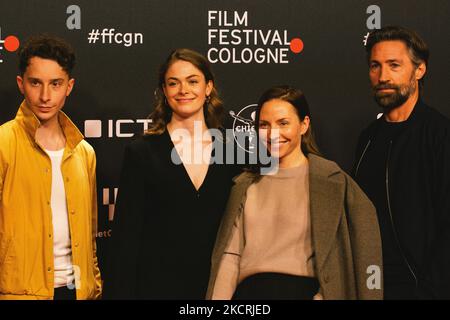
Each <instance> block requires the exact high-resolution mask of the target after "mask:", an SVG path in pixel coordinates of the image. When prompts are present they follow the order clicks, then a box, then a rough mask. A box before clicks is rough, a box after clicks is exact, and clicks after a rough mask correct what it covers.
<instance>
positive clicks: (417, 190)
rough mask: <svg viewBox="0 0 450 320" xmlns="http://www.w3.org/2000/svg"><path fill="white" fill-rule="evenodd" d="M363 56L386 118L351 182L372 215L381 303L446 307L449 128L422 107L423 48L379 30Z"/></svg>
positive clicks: (362, 151) (449, 294)
mask: <svg viewBox="0 0 450 320" xmlns="http://www.w3.org/2000/svg"><path fill="white" fill-rule="evenodd" d="M366 50H367V54H368V62H369V78H370V82H371V85H372V89H373V94H374V97H375V101H376V102H377V104H378V105H380V106H381V107H382V108H383V111H384V112H383V116H382V117H381V118H380V119H378V120H376V121H374V122H373V123H372V124H371V125H370V126H369V127H368V128H367V129H365V130H364V131H363V132H362V134H361V136H360V138H359V141H358V146H357V151H356V162H355V168H354V177H355V180H356V181H357V182H358V183H359V184H360V186H361V187H362V189H363V190H364V191H365V192H366V194H367V195H368V196H369V198H370V199H371V200H372V202H373V203H374V205H375V207H376V208H377V214H378V220H379V225H380V231H381V237H382V245H383V264H384V271H383V272H384V292H385V299H448V298H450V121H449V119H448V118H446V117H444V116H443V115H442V114H440V113H439V112H438V111H436V110H435V109H433V108H431V107H429V106H427V105H426V104H425V103H424V102H423V101H422V94H421V93H422V90H423V81H424V76H425V73H426V69H427V63H428V56H429V51H428V47H427V45H426V44H425V42H424V41H423V40H422V39H421V38H420V37H419V36H418V35H417V34H416V33H415V32H413V31H411V30H407V29H404V28H401V27H385V28H383V29H380V30H376V31H374V32H372V33H371V34H370V36H369V38H368V41H367V46H366Z"/></svg>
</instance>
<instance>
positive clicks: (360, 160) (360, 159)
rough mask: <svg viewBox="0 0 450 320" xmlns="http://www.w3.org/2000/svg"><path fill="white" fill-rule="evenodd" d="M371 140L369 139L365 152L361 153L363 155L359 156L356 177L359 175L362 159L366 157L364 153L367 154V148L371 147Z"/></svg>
mask: <svg viewBox="0 0 450 320" xmlns="http://www.w3.org/2000/svg"><path fill="white" fill-rule="evenodd" d="M370 142H371V140H369V141H368V142H367V144H366V147H365V148H364V151H363V153H362V154H361V157H360V158H359V161H358V165H357V166H356V170H355V178H356V176H357V175H358V170H359V166H360V165H361V162H362V159H363V158H364V155H365V154H366V151H367V149H368V148H369V145H370Z"/></svg>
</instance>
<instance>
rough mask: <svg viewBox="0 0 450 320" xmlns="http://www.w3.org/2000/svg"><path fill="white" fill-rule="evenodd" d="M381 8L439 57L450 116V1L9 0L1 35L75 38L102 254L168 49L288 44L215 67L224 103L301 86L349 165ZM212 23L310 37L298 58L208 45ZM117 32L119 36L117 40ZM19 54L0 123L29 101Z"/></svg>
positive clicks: (432, 74)
mask: <svg viewBox="0 0 450 320" xmlns="http://www.w3.org/2000/svg"><path fill="white" fill-rule="evenodd" d="M70 5H77V6H78V8H79V9H80V12H79V13H80V15H79V16H76V15H75V16H74V15H73V11H70V13H69V14H68V13H67V12H66V11H67V8H68V7H69V6H70ZM371 5H377V6H378V7H379V9H380V10H381V11H380V17H381V25H382V26H384V25H388V24H398V25H403V26H406V27H409V28H412V29H414V30H416V31H418V32H419V33H420V34H421V35H422V36H423V37H424V38H425V40H426V41H427V43H428V45H429V47H430V50H431V60H430V65H429V68H428V73H427V74H428V75H427V79H426V88H425V95H424V98H425V100H426V101H427V102H428V103H429V104H431V105H432V106H434V107H436V108H437V109H438V110H440V111H441V112H442V113H444V114H445V115H447V116H450V106H449V105H448V101H449V98H450V94H449V90H448V89H447V85H448V71H449V59H448V57H449V56H450V49H449V46H448V31H449V27H448V17H449V11H450V10H449V9H450V3H449V1H447V0H433V1H425V0H404V1H358V0H352V1H350V0H347V1H329V0H327V1H325V0H319V1H312V0H307V1H306V0H303V1H301V0H279V1H266V0H264V1H263V0H260V1H233V0H231V1H211V0H209V1H201V0H191V1H181V0H177V1H175V0H164V1H162V0H161V1H138V0H131V1H127V2H123V1H119V0H108V1H106V0H105V1H99V0H93V1H65V0H64V1H51V0H41V1H25V0H17V1H13V2H11V1H1V3H0V28H1V35H0V36H1V38H0V40H4V39H5V38H6V37H7V36H8V35H14V36H16V37H17V38H19V39H20V40H21V41H23V40H24V39H26V38H27V37H28V36H29V35H31V34H34V33H37V32H50V33H53V34H56V35H59V36H61V37H64V38H66V39H67V40H69V41H70V42H71V43H72V44H73V45H74V47H75V49H76V52H77V66H76V70H75V78H76V85H75V89H74V91H73V93H72V95H71V96H70V98H69V99H68V101H67V104H66V106H65V111H66V112H67V113H68V114H69V115H70V116H71V117H72V119H73V120H74V122H75V123H76V124H77V125H78V126H79V128H80V130H81V131H82V132H84V130H85V124H86V123H85V121H86V120H92V121H91V122H90V123H89V126H90V129H91V130H93V131H90V132H91V133H90V134H89V135H91V136H92V135H101V136H100V137H96V138H94V137H89V138H87V140H88V141H89V142H90V143H91V144H92V145H93V146H94V148H95V149H96V152H97V157H98V194H99V235H98V236H99V256H100V258H101V261H103V259H104V257H105V256H106V255H107V252H108V248H107V247H108V243H109V242H108V241H107V240H106V239H108V238H109V236H110V235H111V232H110V230H111V227H110V221H109V219H108V216H109V211H110V210H111V209H112V208H113V206H110V204H111V205H112V204H113V203H114V188H117V185H118V178H119V172H120V167H121V162H122V152H123V148H124V146H125V145H126V144H127V143H129V142H130V140H131V139H132V137H118V135H119V136H120V135H121V134H122V135H123V134H125V135H127V133H132V132H138V131H142V128H143V124H142V123H140V122H142V121H141V120H142V119H145V118H146V117H147V115H148V114H149V112H150V111H151V109H152V102H153V100H152V99H153V90H154V89H155V88H156V72H157V68H158V66H159V64H160V63H161V62H162V61H163V60H164V59H165V57H166V56H167V54H168V53H169V51H170V50H172V49H174V48H178V47H189V48H192V49H195V50H198V51H200V52H201V53H203V54H205V55H206V54H207V53H208V51H209V50H211V48H213V50H214V48H217V49H222V48H225V50H230V51H232V50H235V51H236V52H238V53H239V52H241V51H243V50H244V49H245V48H247V47H248V48H249V49H250V50H252V52H255V50H256V49H257V48H258V47H261V48H263V49H265V50H274V51H277V50H285V51H286V57H287V58H286V60H287V61H288V63H285V64H281V63H270V64H267V63H262V64H258V63H255V62H252V63H249V64H243V63H235V64H233V63H215V64H213V69H214V71H215V74H216V77H217V86H218V88H219V90H220V93H221V94H222V97H223V98H224V100H225V104H226V110H227V111H230V110H233V111H235V112H238V111H239V110H241V109H242V108H244V107H245V106H247V105H249V104H252V103H255V102H256V100H257V98H258V96H259V95H260V94H261V92H262V91H263V90H264V89H266V88H268V87H270V86H272V85H275V84H284V83H286V84H291V85H293V86H295V87H299V88H301V89H302V90H303V91H304V92H305V94H306V96H307V98H308V100H309V103H310V106H311V110H312V121H313V124H314V129H315V130H316V135H317V137H318V142H319V146H320V147H321V150H322V151H323V153H324V154H325V155H326V156H327V157H328V158H330V159H332V160H335V161H337V162H338V163H339V164H340V165H341V166H342V167H343V168H344V169H346V170H349V169H350V167H351V165H352V161H353V153H354V147H355V143H356V139H357V136H358V134H359V132H360V131H361V129H363V128H364V127H365V126H366V125H367V124H368V123H369V122H370V121H371V120H372V119H374V118H375V116H376V114H377V113H378V112H379V111H380V110H379V108H378V107H377V106H376V105H375V103H374V102H373V99H372V98H371V96H370V91H369V84H368V75H367V71H368V70H367V64H366V60H365V51H364V46H363V37H364V35H366V34H367V32H368V31H370V30H369V29H368V28H370V27H372V26H371V25H367V20H368V19H369V20H370V17H372V15H373V13H367V12H366V10H367V8H368V7H369V6H371ZM208 11H216V12H218V11H227V12H228V15H227V22H228V23H229V22H231V21H233V17H234V15H233V13H234V11H236V12H237V17H238V20H239V21H241V22H244V21H243V19H242V18H243V17H244V13H245V12H247V16H246V17H247V20H246V21H245V22H247V23H246V24H247V25H246V26H242V25H237V26H233V27H229V26H224V25H222V26H218V21H219V14H218V13H215V14H214V18H215V19H214V20H212V23H211V25H209V24H208ZM77 17H79V18H80V20H79V22H81V28H80V29H69V28H68V27H67V19H69V22H72V24H73V23H74V22H77V20H76V18H77ZM223 17H224V15H222V18H223ZM223 20H224V19H222V22H223V23H222V24H224V22H225V21H223ZM239 21H238V22H239ZM371 21H372V20H371ZM97 29H98V30H99V33H100V34H101V32H102V31H103V29H106V31H108V30H110V29H115V30H114V34H117V33H119V32H120V33H133V37H134V34H136V33H137V34H142V40H143V43H142V44H141V43H139V42H140V40H141V39H139V38H138V39H134V38H133V40H137V42H138V43H137V44H133V45H132V46H128V45H127V46H126V45H124V43H122V44H116V43H111V44H107V43H104V44H102V43H101V40H98V41H97V43H95V44H94V43H91V44H90V43H89V41H88V35H89V33H91V32H92V31H94V32H96V31H95V30H97ZM209 29H238V30H241V32H242V30H243V29H252V30H255V29H256V30H261V31H262V32H263V34H265V32H267V31H268V30H272V32H273V31H275V30H278V31H279V32H280V34H283V32H284V30H286V32H287V34H288V40H290V39H292V38H301V39H302V41H303V43H304V50H303V51H302V52H301V53H299V54H294V53H293V52H291V51H290V50H289V49H286V48H289V46H286V45H273V46H270V45H268V46H264V45H262V46H260V45H254V44H250V45H248V46H247V45H236V46H233V45H223V46H220V45H218V44H217V38H215V39H213V40H214V43H213V44H211V45H209V44H208V30H209ZM108 32H109V31H108ZM107 34H108V33H105V36H104V38H105V41H106V42H108V41H109V39H110V38H109V36H108V35H107ZM112 37H113V35H112V34H111V40H113V39H112ZM138 37H139V35H138ZM100 39H101V35H100ZM118 40H119V41H120V40H122V41H123V40H124V39H122V38H118ZM128 40H130V39H128ZM231 40H232V39H231ZM1 45H2V44H1V43H0V46H1ZM3 45H4V44H3ZM277 52H279V51H277ZM16 56H17V55H16V52H9V51H7V50H6V49H5V48H3V49H2V50H0V60H2V62H1V63H0V123H3V122H5V121H7V120H9V119H11V118H13V117H14V115H15V112H16V110H17V107H18V105H19V103H20V102H21V99H22V98H21V96H20V94H19V92H18V90H17V86H16V83H15V77H16V74H17V57H16ZM238 56H239V54H238ZM213 58H214V59H215V56H214V57H213ZM140 119H141V120H140ZM120 120H125V122H123V121H122V122H121V121H120ZM231 120H232V119H231V117H229V116H228V118H227V126H230V125H231V123H232V121H231ZM117 127H119V129H120V130H119V131H117V130H116V129H117ZM95 129H96V130H95ZM111 129H112V130H111ZM99 130H101V132H100V131H99ZM109 136H111V137H109ZM105 271H106V272H107V270H105Z"/></svg>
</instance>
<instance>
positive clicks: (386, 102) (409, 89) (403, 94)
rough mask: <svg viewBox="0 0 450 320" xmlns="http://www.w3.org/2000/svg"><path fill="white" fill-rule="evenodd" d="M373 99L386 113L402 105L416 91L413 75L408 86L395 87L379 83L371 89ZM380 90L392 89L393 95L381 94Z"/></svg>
mask: <svg viewBox="0 0 450 320" xmlns="http://www.w3.org/2000/svg"><path fill="white" fill-rule="evenodd" d="M372 89H373V92H374V98H375V101H376V102H377V104H378V105H379V106H380V107H382V108H383V109H385V110H386V111H388V110H392V109H395V108H397V107H399V106H401V105H402V104H404V103H405V102H406V101H407V100H408V98H409V97H410V96H411V95H412V94H413V93H414V92H415V91H416V80H415V78H414V73H413V74H412V76H411V79H410V81H409V84H404V85H399V86H398V85H395V84H389V83H381V84H378V85H376V86H374V87H373V88H372ZM380 89H393V90H394V92H393V93H383V92H380V91H378V90H380Z"/></svg>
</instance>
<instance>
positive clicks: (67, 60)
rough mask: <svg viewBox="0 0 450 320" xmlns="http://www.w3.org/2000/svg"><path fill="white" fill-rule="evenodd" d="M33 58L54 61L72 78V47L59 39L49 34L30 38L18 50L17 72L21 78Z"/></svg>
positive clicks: (73, 55)
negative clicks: (18, 71)
mask: <svg viewBox="0 0 450 320" xmlns="http://www.w3.org/2000/svg"><path fill="white" fill-rule="evenodd" d="M33 57H39V58H43V59H50V60H53V61H56V62H57V63H58V64H59V65H60V66H61V68H63V70H64V71H65V72H67V74H68V75H69V78H70V77H71V76H72V70H73V68H74V66H75V53H74V50H73V48H72V46H71V45H70V44H69V43H67V42H66V41H65V40H63V39H61V38H58V37H56V36H52V35H49V34H39V35H35V36H31V37H30V38H29V39H28V40H27V41H26V42H25V44H24V46H23V47H21V48H20V50H19V70H20V74H21V75H22V76H23V74H24V73H25V71H26V70H27V67H28V64H29V62H30V59H31V58H33Z"/></svg>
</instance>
